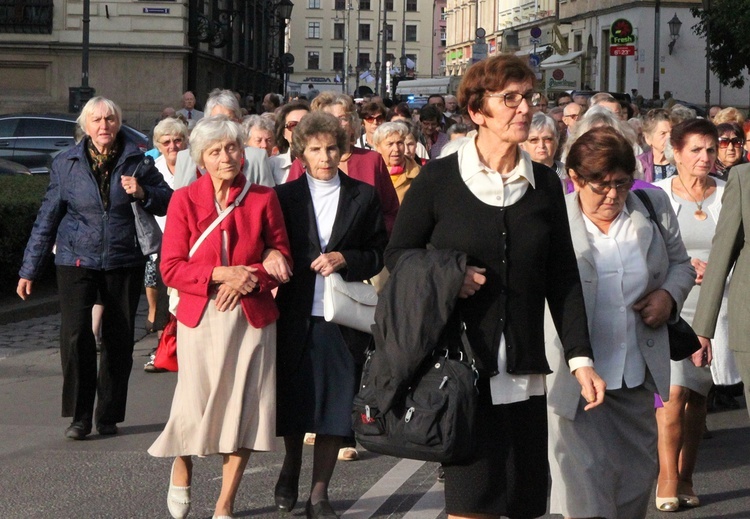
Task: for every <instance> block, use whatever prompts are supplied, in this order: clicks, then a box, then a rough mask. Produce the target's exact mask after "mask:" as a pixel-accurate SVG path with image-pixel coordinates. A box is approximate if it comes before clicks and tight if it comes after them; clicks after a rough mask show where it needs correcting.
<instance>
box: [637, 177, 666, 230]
mask: <svg viewBox="0 0 750 519" xmlns="http://www.w3.org/2000/svg"><path fill="white" fill-rule="evenodd" d="M633 194H635V196H637V197H638V198H640V199H641V202H643V205H645V206H646V210H647V211H648V215H649V216H650V217H651V219H652V220H653V221H654V223H655V224H656V226H657V227H658V228H659V232H660V233H661V236H662V238H663V239H664V240H665V241H666V238H665V234H666V231H665V229H664V226H663V225H662V224H661V222H660V221H659V219H658V218H657V217H656V209H654V204H653V202H651V198H649V196H648V195H647V194H646V191H645V190H643V189H636V190H634V191H633Z"/></svg>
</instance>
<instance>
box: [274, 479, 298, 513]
mask: <svg viewBox="0 0 750 519" xmlns="http://www.w3.org/2000/svg"><path fill="white" fill-rule="evenodd" d="M298 492H299V474H298V475H297V477H292V476H287V475H286V474H284V473H281V474H279V480H278V481H277V482H276V488H274V491H273V498H274V501H275V502H276V508H278V509H279V511H281V512H291V511H292V509H293V508H294V505H296V504H297V495H298Z"/></svg>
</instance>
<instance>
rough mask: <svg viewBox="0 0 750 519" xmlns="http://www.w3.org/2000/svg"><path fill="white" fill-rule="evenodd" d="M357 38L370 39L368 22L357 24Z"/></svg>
mask: <svg viewBox="0 0 750 519" xmlns="http://www.w3.org/2000/svg"><path fill="white" fill-rule="evenodd" d="M359 39H360V40H369V39H370V24H369V23H360V24H359Z"/></svg>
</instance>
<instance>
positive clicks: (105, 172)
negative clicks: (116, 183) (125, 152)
mask: <svg viewBox="0 0 750 519" xmlns="http://www.w3.org/2000/svg"><path fill="white" fill-rule="evenodd" d="M121 148H122V146H121V143H120V139H119V137H118V138H116V139H115V142H114V143H113V144H112V147H111V148H110V150H109V153H106V154H104V153H100V152H99V150H97V149H96V146H95V145H94V141H92V140H91V138H90V137H86V156H87V157H88V159H89V165H90V166H91V172H92V173H93V174H94V178H95V179H96V182H97V184H98V185H99V195H100V196H101V197H102V204H103V205H104V210H105V211H108V210H109V187H110V180H111V177H112V172H113V171H114V169H115V164H116V163H117V159H118V158H119V157H120V150H121Z"/></svg>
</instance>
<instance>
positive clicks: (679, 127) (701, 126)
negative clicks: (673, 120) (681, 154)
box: [669, 119, 742, 151]
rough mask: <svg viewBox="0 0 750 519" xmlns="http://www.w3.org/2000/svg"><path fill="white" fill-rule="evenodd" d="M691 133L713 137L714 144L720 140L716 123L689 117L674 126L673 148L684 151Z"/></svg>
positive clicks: (671, 140)
mask: <svg viewBox="0 0 750 519" xmlns="http://www.w3.org/2000/svg"><path fill="white" fill-rule="evenodd" d="M691 135H702V136H705V137H711V139H713V141H714V144H717V143H718V142H719V132H718V131H717V130H716V126H715V125H714V123H712V122H711V121H709V120H708V119H688V120H687V121H682V122H681V123H680V124H676V125H675V126H673V127H672V132H671V133H670V134H669V142H670V144H671V145H672V149H673V150H675V151H682V149H683V148H684V147H685V145H686V144H687V141H688V138H690V136H691ZM741 135H742V133H740V134H738V136H741Z"/></svg>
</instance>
